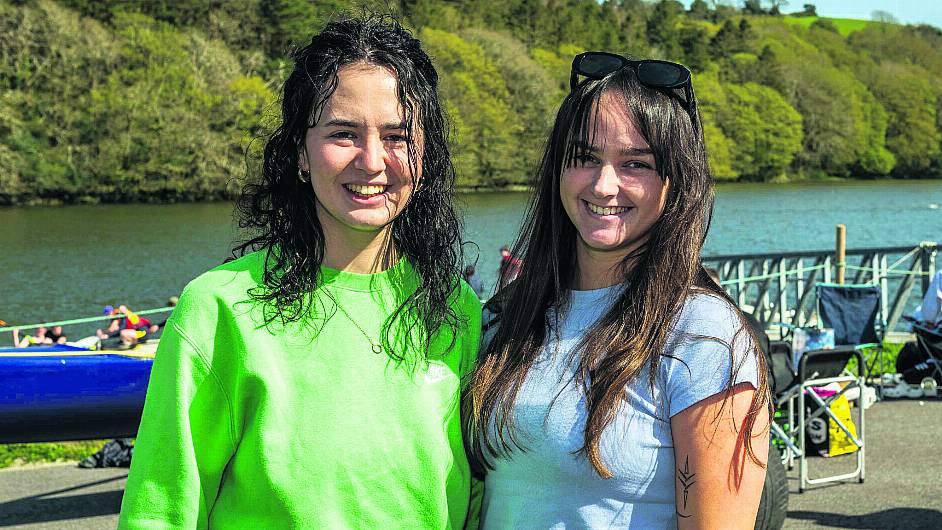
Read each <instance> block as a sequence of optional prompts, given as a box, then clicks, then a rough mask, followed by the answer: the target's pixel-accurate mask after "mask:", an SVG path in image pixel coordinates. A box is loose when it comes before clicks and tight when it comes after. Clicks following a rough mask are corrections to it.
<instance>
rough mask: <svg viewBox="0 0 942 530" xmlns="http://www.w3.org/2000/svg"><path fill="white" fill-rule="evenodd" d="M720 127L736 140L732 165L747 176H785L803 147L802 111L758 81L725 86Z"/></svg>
mask: <svg viewBox="0 0 942 530" xmlns="http://www.w3.org/2000/svg"><path fill="white" fill-rule="evenodd" d="M724 88H725V89H726V97H727V106H726V107H725V108H724V109H722V110H721V111H720V112H719V116H718V117H719V122H720V128H722V129H723V132H724V133H725V134H726V135H727V136H728V137H729V138H730V140H731V142H732V149H731V154H732V159H733V162H732V166H733V169H734V170H735V171H736V172H737V173H739V174H740V175H743V176H748V177H751V178H756V179H758V180H771V179H773V178H776V177H779V176H782V175H783V174H784V172H785V170H786V169H787V168H788V166H789V165H790V164H791V162H792V160H793V159H794V157H795V155H796V154H797V153H798V152H799V151H800V150H801V137H802V130H801V121H802V120H801V114H799V113H798V111H796V110H795V109H794V108H793V107H792V106H791V105H789V104H788V102H787V101H785V100H784V99H783V98H782V96H781V95H779V93H778V92H776V91H775V90H773V89H771V88H769V87H766V86H763V85H759V84H756V83H746V84H744V85H729V84H728V85H725V86H724Z"/></svg>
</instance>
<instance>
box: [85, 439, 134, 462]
mask: <svg viewBox="0 0 942 530" xmlns="http://www.w3.org/2000/svg"><path fill="white" fill-rule="evenodd" d="M133 451H134V445H132V444H131V439H130V438H118V439H117V440H112V441H110V442H108V443H106V444H105V446H104V447H102V448H101V450H99V451H98V452H97V453H95V454H93V455H92V456H90V457H88V458H86V459H85V460H82V461H81V462H79V464H78V465H79V467H83V468H86V469H88V468H94V467H131V453H132V452H133Z"/></svg>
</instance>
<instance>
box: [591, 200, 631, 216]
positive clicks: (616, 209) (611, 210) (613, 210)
mask: <svg viewBox="0 0 942 530" xmlns="http://www.w3.org/2000/svg"><path fill="white" fill-rule="evenodd" d="M586 204H588V205H589V210H591V211H592V213H594V214H597V215H615V214H619V213H622V212H627V211H628V207H627V206H610V207H608V208H604V207H602V206H597V205H595V204H592V203H591V202H587V203H586Z"/></svg>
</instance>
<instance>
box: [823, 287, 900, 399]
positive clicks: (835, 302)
mask: <svg viewBox="0 0 942 530" xmlns="http://www.w3.org/2000/svg"><path fill="white" fill-rule="evenodd" d="M815 293H816V294H817V298H818V317H819V319H820V322H821V327H824V328H831V329H833V330H834V345H835V346H854V347H855V348H857V349H858V350H862V349H864V348H869V349H871V350H873V352H874V355H873V356H872V358H871V359H870V360H869V362H868V364H866V368H867V370H866V373H865V374H863V376H864V377H866V376H867V375H869V374H871V373H872V372H873V368H874V367H875V366H876V364H877V362H878V361H879V363H880V373H881V374H882V373H884V369H883V368H884V367H883V334H884V333H885V331H886V323H885V322H884V321H883V318H882V314H881V311H880V304H881V299H882V295H881V293H880V286H879V285H872V284H864V285H861V284H846V285H841V284H834V283H819V284H816V285H815ZM877 385H878V387H879V395H880V397H881V398H882V397H883V383H882V381H880V382H878V383H877Z"/></svg>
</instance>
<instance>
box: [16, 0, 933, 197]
mask: <svg viewBox="0 0 942 530" xmlns="http://www.w3.org/2000/svg"><path fill="white" fill-rule="evenodd" d="M783 4H785V2H782V1H760V0H747V1H746V2H744V3H743V4H742V5H741V6H740V7H731V6H730V5H728V4H727V3H723V2H711V3H709V4H708V3H707V2H704V1H703V0H696V1H694V2H693V3H692V4H691V6H690V8H689V9H688V10H685V9H684V7H683V5H681V4H680V3H679V2H676V1H672V0H662V1H657V2H651V1H643V0H609V1H605V2H601V3H599V2H597V1H595V0H450V1H445V0H401V1H399V2H388V1H384V2H378V1H373V2H372V4H370V3H367V4H364V2H363V1H358V2H351V1H346V0H328V1H311V0H241V1H239V2H222V1H219V0H183V1H172V0H145V1H136V0H107V1H97V0H61V1H58V2H56V1H53V0H18V1H15V0H0V35H2V36H3V37H2V38H0V204H16V203H28V202H50V201H62V202H80V201H109V202H112V201H176V200H202V199H213V198H222V197H230V196H232V195H233V194H234V193H236V192H237V191H238V189H239V185H240V182H241V181H242V180H243V179H244V178H245V175H246V172H247V171H253V169H252V168H254V167H257V166H256V164H255V163H254V160H255V158H256V157H257V154H258V152H259V151H260V148H261V146H262V145H263V144H264V134H265V131H266V130H269V129H270V127H271V124H272V120H274V119H276V117H277V111H278V106H277V101H276V99H277V94H278V92H279V87H280V82H281V79H282V78H283V76H284V75H285V68H287V67H288V65H289V63H288V61H287V53H288V52H289V51H290V49H291V48H292V46H294V45H296V44H303V43H304V42H306V41H307V39H309V38H310V36H311V34H313V33H314V32H316V31H317V30H318V29H319V28H320V27H321V26H322V25H323V23H324V22H325V21H327V20H329V19H330V18H331V17H336V16H338V13H341V12H344V11H348V12H349V11H352V12H353V13H359V12H362V9H374V10H382V11H388V10H392V11H394V14H395V15H397V16H398V17H400V19H401V20H402V21H403V22H404V23H406V24H407V25H409V26H410V27H412V28H413V29H414V31H415V32H416V34H417V35H418V36H419V38H420V39H421V40H422V41H423V43H424V45H425V47H426V49H427V50H428V52H429V53H430V54H431V55H432V57H433V59H434V60H435V62H436V65H437V66H438V68H439V71H440V73H441V74H442V87H441V92H442V96H443V98H444V100H445V105H446V108H447V110H448V112H449V117H450V122H451V125H452V128H453V132H454V134H453V144H454V153H455V157H456V163H457V167H458V171H459V185H460V186H461V187H463V188H490V187H501V186H506V185H512V184H526V183H527V182H528V181H529V179H530V178H531V175H532V174H533V169H534V167H535V166H536V164H537V161H538V158H539V155H540V150H541V149H542V143H543V141H544V137H545V135H546V133H547V128H548V126H549V124H550V122H551V120H552V118H553V112H554V111H555V109H556V108H557V107H558V105H559V103H560V101H561V100H562V98H563V97H564V96H565V93H566V91H567V90H568V73H569V63H570V61H571V59H572V56H573V55H575V54H576V53H579V52H580V51H583V50H587V49H600V50H609V51H616V52H621V53H625V54H629V55H631V56H634V57H652V58H662V59H670V60H675V61H679V62H682V63H684V64H686V65H688V66H690V68H691V69H692V70H693V71H694V83H695V87H696V90H697V94H698V97H699V98H700V101H701V110H702V113H703V116H704V124H705V131H706V137H707V143H708V146H709V148H710V156H711V164H712V167H713V171H714V173H715V175H716V177H717V179H719V180H752V181H769V180H773V179H775V180H782V179H788V178H806V179H807V178H812V179H813V178H821V177H824V176H840V177H854V178H874V177H883V176H890V177H894V178H938V177H940V176H942V32H940V31H939V30H938V29H936V28H933V27H929V26H901V25H898V24H892V23H886V22H871V23H866V24H865V23H858V24H849V23H848V21H837V22H838V23H837V24H835V22H834V21H832V20H829V19H826V18H812V19H809V18H808V17H809V16H813V15H814V6H812V5H805V10H804V12H803V13H802V15H804V16H803V17H801V18H798V17H788V16H786V15H782V14H780V13H779V12H780V11H781V7H782V5H783Z"/></svg>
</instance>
